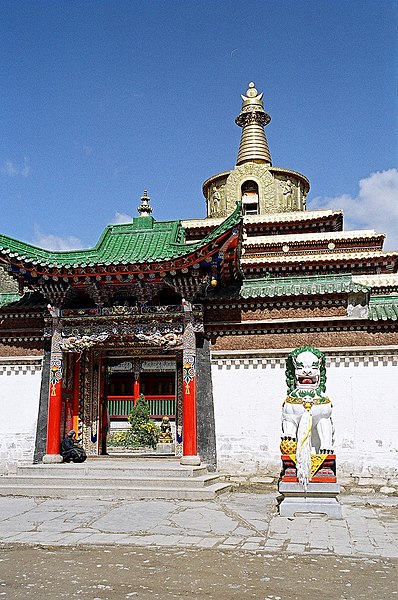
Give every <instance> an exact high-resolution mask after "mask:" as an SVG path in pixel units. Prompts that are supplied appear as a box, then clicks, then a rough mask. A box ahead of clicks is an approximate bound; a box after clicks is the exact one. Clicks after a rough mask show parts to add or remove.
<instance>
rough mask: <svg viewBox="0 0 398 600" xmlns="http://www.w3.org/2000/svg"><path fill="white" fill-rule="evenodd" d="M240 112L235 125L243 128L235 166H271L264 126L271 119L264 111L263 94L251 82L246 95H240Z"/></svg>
mask: <svg viewBox="0 0 398 600" xmlns="http://www.w3.org/2000/svg"><path fill="white" fill-rule="evenodd" d="M241 98H242V110H241V111H240V114H239V115H238V116H237V117H236V119H235V123H236V124H237V125H239V127H242V128H243V131H242V137H241V142H240V146H239V152H238V160H237V163H236V164H237V165H240V164H242V163H244V162H250V161H255V162H264V163H266V164H271V156H270V152H269V148H268V144H267V139H266V137H265V132H264V126H265V125H267V124H268V123H269V122H270V120H271V117H270V116H269V115H268V114H267V113H266V112H265V111H264V104H263V92H261V93H260V94H259V93H258V91H257V90H256V86H255V84H254V82H253V81H251V82H250V83H249V87H248V89H247V92H246V95H242V94H241Z"/></svg>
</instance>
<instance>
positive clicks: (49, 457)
mask: <svg viewBox="0 0 398 600" xmlns="http://www.w3.org/2000/svg"><path fill="white" fill-rule="evenodd" d="M61 462H63V458H62V456H61V455H60V454H45V455H44V456H43V463H44V464H45V465H56V464H59V463H61Z"/></svg>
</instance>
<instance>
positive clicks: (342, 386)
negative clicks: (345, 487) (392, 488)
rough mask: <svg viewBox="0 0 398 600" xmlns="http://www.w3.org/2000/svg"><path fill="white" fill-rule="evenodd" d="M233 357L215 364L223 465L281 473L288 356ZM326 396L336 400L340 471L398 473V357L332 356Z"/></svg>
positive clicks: (386, 475)
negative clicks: (351, 358)
mask: <svg viewBox="0 0 398 600" xmlns="http://www.w3.org/2000/svg"><path fill="white" fill-rule="evenodd" d="M219 362H220V361H219ZM225 362H226V361H224V363H225ZM227 362H228V361H227ZM230 362H231V364H230V365H228V364H223V365H222V366H220V364H218V363H217V362H216V361H214V363H213V365H212V378H213V393H214V407H215V421H216V439H217V460H218V466H219V468H220V469H221V470H223V471H226V472H228V473H231V474H234V473H236V474H237V473H248V474H262V475H267V474H269V475H273V476H276V475H278V474H279V471H280V466H281V464H280V452H279V443H280V436H281V406H282V403H283V400H284V398H285V396H286V392H287V390H286V383H285V369H284V364H283V363H284V361H281V362H280V361H278V360H276V361H275V363H276V364H274V365H272V364H270V363H269V362H268V363H266V361H264V362H265V364H264V363H263V364H258V365H256V364H248V363H250V362H252V363H253V362H254V363H255V362H256V360H254V361H249V360H245V361H244V360H243V359H241V360H240V361H238V360H236V359H234V360H232V361H230ZM244 363H246V364H244ZM326 393H327V395H328V396H329V397H330V398H331V400H332V401H333V421H334V427H335V445H334V449H335V452H336V454H337V466H338V470H339V474H340V475H344V476H362V477H363V476H371V477H373V478H378V477H380V478H383V479H387V478H389V477H397V476H398V416H397V415H398V366H397V362H396V358H395V361H393V360H390V361H388V362H387V361H385V362H384V364H383V362H382V361H380V362H378V363H377V364H373V363H372V362H369V363H368V364H367V363H366V362H365V364H364V362H363V361H359V362H358V361H357V362H356V364H355V363H354V361H352V362H350V363H349V364H347V365H345V364H342V363H341V362H340V364H336V363H334V362H333V360H332V363H331V364H330V366H329V367H328V368H327V387H326Z"/></svg>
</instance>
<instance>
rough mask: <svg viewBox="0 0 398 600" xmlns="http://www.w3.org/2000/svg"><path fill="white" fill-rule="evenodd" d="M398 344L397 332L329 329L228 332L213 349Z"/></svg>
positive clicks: (217, 338) (214, 340)
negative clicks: (237, 333) (284, 331)
mask: <svg viewBox="0 0 398 600" xmlns="http://www.w3.org/2000/svg"><path fill="white" fill-rule="evenodd" d="M307 345H312V346H315V347H336V348H338V347H340V346H341V347H347V346H358V345H360V346H392V345H398V331H393V332H385V333H383V332H375V331H373V332H370V331H329V332H300V333H280V334H277V333H268V334H259V335H226V336H219V337H216V338H215V339H213V343H212V350H263V349H266V348H274V349H279V348H298V347H299V346H307Z"/></svg>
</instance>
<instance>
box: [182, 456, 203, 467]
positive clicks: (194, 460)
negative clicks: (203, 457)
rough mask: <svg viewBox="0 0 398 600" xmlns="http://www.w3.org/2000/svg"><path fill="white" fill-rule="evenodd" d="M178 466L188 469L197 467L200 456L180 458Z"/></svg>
mask: <svg viewBox="0 0 398 600" xmlns="http://www.w3.org/2000/svg"><path fill="white" fill-rule="evenodd" d="M180 465H185V466H188V467H199V465H200V456H181V458H180Z"/></svg>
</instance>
